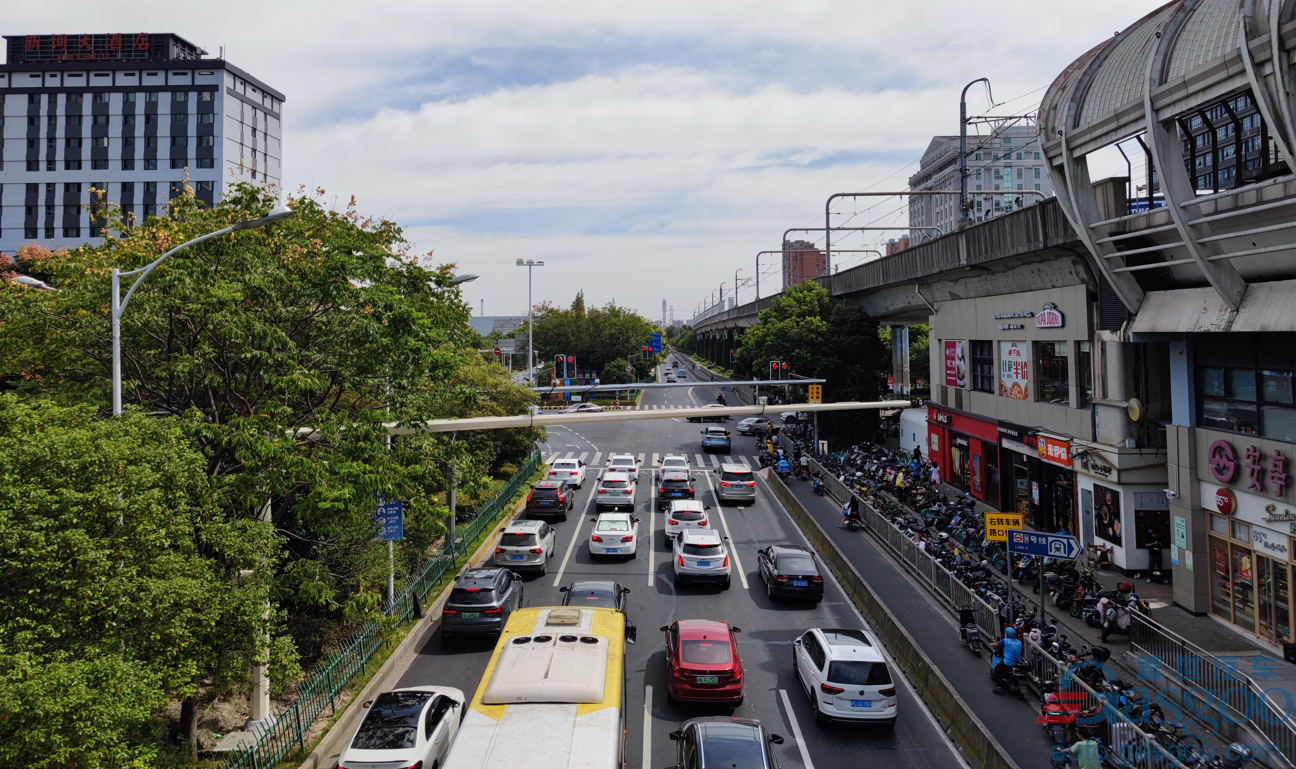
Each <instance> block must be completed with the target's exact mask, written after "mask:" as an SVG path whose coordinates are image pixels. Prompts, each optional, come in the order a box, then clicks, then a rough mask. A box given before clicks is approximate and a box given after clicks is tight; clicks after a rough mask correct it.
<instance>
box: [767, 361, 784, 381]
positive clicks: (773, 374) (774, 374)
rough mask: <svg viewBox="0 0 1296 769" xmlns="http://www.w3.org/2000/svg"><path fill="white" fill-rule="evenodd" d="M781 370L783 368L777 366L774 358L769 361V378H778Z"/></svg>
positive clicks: (777, 363)
mask: <svg viewBox="0 0 1296 769" xmlns="http://www.w3.org/2000/svg"><path fill="white" fill-rule="evenodd" d="M782 370H783V369H781V368H780V367H779V362H778V361H776V360H772V361H770V379H779V378H780V376H779V374H780V373H781V372H782Z"/></svg>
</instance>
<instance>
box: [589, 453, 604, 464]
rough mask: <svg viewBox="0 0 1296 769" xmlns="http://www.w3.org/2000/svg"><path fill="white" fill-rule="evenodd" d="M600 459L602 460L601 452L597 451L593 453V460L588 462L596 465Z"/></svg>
mask: <svg viewBox="0 0 1296 769" xmlns="http://www.w3.org/2000/svg"><path fill="white" fill-rule="evenodd" d="M602 461H603V452H601V451H600V452H599V453H597V454H595V455H594V461H593V462H590V464H591V465H597V464H598V463H600V462H602Z"/></svg>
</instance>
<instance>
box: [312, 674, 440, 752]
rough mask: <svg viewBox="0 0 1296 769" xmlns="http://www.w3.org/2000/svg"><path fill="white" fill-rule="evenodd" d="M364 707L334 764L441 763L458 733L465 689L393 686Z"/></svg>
mask: <svg viewBox="0 0 1296 769" xmlns="http://www.w3.org/2000/svg"><path fill="white" fill-rule="evenodd" d="M364 707H365V709H366V711H367V712H366V713H365V717H364V720H362V721H361V722H360V726H359V727H358V728H357V729H356V733H355V735H353V736H352V737H351V741H350V742H348V743H347V745H346V747H345V748H344V749H343V750H342V755H341V756H339V757H338V762H337V765H338V766H418V765H421V766H425V767H432V766H441V765H444V764H445V758H446V754H447V753H449V752H450V745H451V744H452V743H453V742H454V739H455V735H457V734H458V733H459V723H460V721H461V720H462V717H463V714H464V693H463V692H462V691H460V690H458V689H453V688H451V687H448V686H420V687H415V688H410V689H395V690H393V691H390V692H383V693H382V694H380V695H378V697H377V698H376V699H374V700H372V701H370V702H366V703H365V704H364Z"/></svg>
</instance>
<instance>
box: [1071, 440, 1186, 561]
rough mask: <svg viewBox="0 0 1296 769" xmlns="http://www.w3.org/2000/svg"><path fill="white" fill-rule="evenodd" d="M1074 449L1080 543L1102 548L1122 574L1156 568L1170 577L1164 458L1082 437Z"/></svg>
mask: <svg viewBox="0 0 1296 769" xmlns="http://www.w3.org/2000/svg"><path fill="white" fill-rule="evenodd" d="M1073 449H1074V450H1073V451H1072V469H1073V470H1074V471H1075V481H1076V491H1077V497H1078V499H1079V506H1078V508H1077V512H1078V513H1079V532H1078V535H1079V538H1080V541H1081V543H1083V544H1084V545H1085V547H1086V548H1096V549H1098V550H1102V551H1104V552H1105V553H1106V554H1107V555H1109V556H1110V560H1111V563H1112V565H1113V566H1115V567H1116V568H1118V569H1120V570H1121V571H1123V572H1125V573H1129V574H1135V573H1140V574H1141V573H1143V572H1145V571H1147V570H1149V569H1154V568H1155V570H1156V571H1157V572H1159V574H1160V575H1161V578H1163V579H1168V578H1169V572H1170V565H1171V562H1170V559H1169V558H1167V557H1166V556H1167V554H1169V553H1170V551H1171V547H1170V545H1171V530H1170V529H1171V527H1170V500H1169V498H1168V497H1167V496H1166V493H1165V486H1166V482H1165V464H1164V457H1159V456H1147V455H1146V452H1144V451H1139V452H1138V453H1134V452H1128V453H1123V452H1122V451H1121V450H1120V449H1118V448H1115V447H1112V446H1100V445H1097V444H1092V443H1083V442H1081V443H1077V444H1075V446H1074V447H1073ZM1158 459H1160V460H1162V461H1161V463H1160V464H1157V463H1156V460H1158ZM1158 565H1159V568H1157V567H1158Z"/></svg>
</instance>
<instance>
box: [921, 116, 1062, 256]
mask: <svg viewBox="0 0 1296 769" xmlns="http://www.w3.org/2000/svg"><path fill="white" fill-rule="evenodd" d="M967 153H968V155H967V169H968V197H969V199H970V202H971V203H972V221H975V222H981V221H985V220H986V219H989V218H992V217H995V216H999V215H1001V214H1005V213H1007V212H1009V211H1015V210H1017V209H1019V208H1021V207H1022V206H1023V205H1025V204H1028V203H1031V202H1035V200H1036V198H1037V196H1035V195H1030V196H1028V197H1029V198H1030V199H1023V196H1021V195H1013V194H1011V193H1013V192H1017V191H1019V190H1032V191H1037V192H1042V193H1044V195H1046V196H1049V195H1052V194H1053V188H1052V185H1051V182H1050V180H1049V178H1048V173H1047V172H1046V170H1045V168H1044V161H1043V160H1042V159H1041V158H1042V155H1041V154H1040V148H1039V141H1038V138H1037V136H1036V127H1035V125H1034V124H1022V125H1012V126H1005V127H1003V128H1000V129H998V130H996V131H995V132H993V133H991V134H989V135H987V136H968V137H967ZM909 189H911V190H957V189H959V137H957V136H934V137H932V140H931V144H929V145H927V151H926V152H924V153H923V156H922V159H921V160H920V161H919V164H918V173H916V174H914V175H913V176H911V177H909ZM996 192H997V193H999V194H997V195H996V194H994V193H996ZM978 193H980V194H978ZM960 218H961V212H960V211H959V201H958V196H957V195H914V196H913V197H911V198H910V199H909V226H910V227H911V228H914V229H913V230H912V231H911V232H910V236H911V237H913V238H914V239H915V240H916V241H922V240H924V239H926V237H932V236H935V235H937V234H943V233H947V232H953V231H954V228H955V227H956V226H957V225H958V223H959V220H960ZM931 227H936V228H939V232H937V230H931V229H927V230H924V229H920V228H931Z"/></svg>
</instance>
